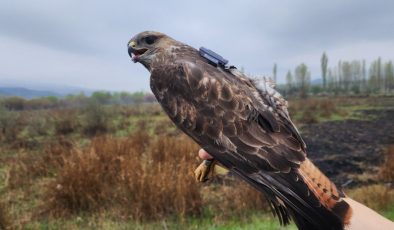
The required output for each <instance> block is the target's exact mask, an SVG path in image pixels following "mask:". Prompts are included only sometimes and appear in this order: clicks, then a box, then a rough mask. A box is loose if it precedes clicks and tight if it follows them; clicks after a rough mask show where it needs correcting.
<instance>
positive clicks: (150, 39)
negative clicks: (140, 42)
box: [145, 36, 157, 45]
mask: <svg viewBox="0 0 394 230" xmlns="http://www.w3.org/2000/svg"><path fill="white" fill-rule="evenodd" d="M156 39H157V37H156V36H147V37H145V42H146V44H148V45H152V44H153V43H155V41H156Z"/></svg>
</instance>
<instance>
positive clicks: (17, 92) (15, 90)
mask: <svg viewBox="0 0 394 230" xmlns="http://www.w3.org/2000/svg"><path fill="white" fill-rule="evenodd" d="M0 96H6V97H10V96H16V97H23V98H27V99H32V98H37V97H47V96H55V97H61V96H63V95H61V94H58V93H54V92H51V91H42V90H32V89H26V88H22V87H0Z"/></svg>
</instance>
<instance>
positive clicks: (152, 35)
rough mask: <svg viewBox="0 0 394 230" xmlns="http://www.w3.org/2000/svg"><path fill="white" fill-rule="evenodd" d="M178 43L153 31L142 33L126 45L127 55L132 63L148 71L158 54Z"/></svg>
mask: <svg viewBox="0 0 394 230" xmlns="http://www.w3.org/2000/svg"><path fill="white" fill-rule="evenodd" d="M178 43H179V42H177V41H176V40H174V39H172V38H170V37H169V36H167V35H165V34H163V33H160V32H155V31H144V32H141V33H139V34H137V35H135V36H134V37H133V38H132V39H130V41H129V42H128V43H127V49H128V53H129V55H130V57H131V59H132V60H133V62H140V63H141V64H142V65H144V66H145V67H146V68H147V69H148V70H149V69H150V68H151V65H152V62H153V61H154V60H155V58H156V57H157V56H158V54H161V53H164V52H165V51H167V50H168V49H169V47H173V46H175V45H177V44H178Z"/></svg>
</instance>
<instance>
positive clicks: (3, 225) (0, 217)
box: [0, 202, 12, 230]
mask: <svg viewBox="0 0 394 230" xmlns="http://www.w3.org/2000/svg"><path fill="white" fill-rule="evenodd" d="M11 226H12V225H11V218H10V216H9V214H8V211H7V209H6V206H5V204H4V203H3V202H0V229H4V230H7V229H11Z"/></svg>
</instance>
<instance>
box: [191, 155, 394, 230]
mask: <svg viewBox="0 0 394 230" xmlns="http://www.w3.org/2000/svg"><path fill="white" fill-rule="evenodd" d="M198 156H199V157H200V158H201V159H202V160H204V161H203V162H202V163H201V164H200V165H199V166H198V167H197V169H196V170H195V171H194V173H195V176H196V179H197V181H199V182H205V181H207V180H209V179H210V177H212V171H213V168H214V166H215V160H214V159H213V157H212V156H211V155H209V153H207V152H206V151H205V150H204V149H200V151H198ZM344 199H345V200H346V202H347V203H348V204H349V205H350V206H351V207H352V210H353V213H352V217H351V220H350V224H349V225H348V226H346V227H345V229H346V230H375V229H387V230H394V222H392V221H390V220H388V219H386V218H384V217H383V216H381V215H380V214H378V213H377V212H375V211H373V210H372V209H370V208H368V207H367V206H365V205H363V204H361V203H359V202H357V201H355V200H353V199H351V198H349V197H347V198H344Z"/></svg>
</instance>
